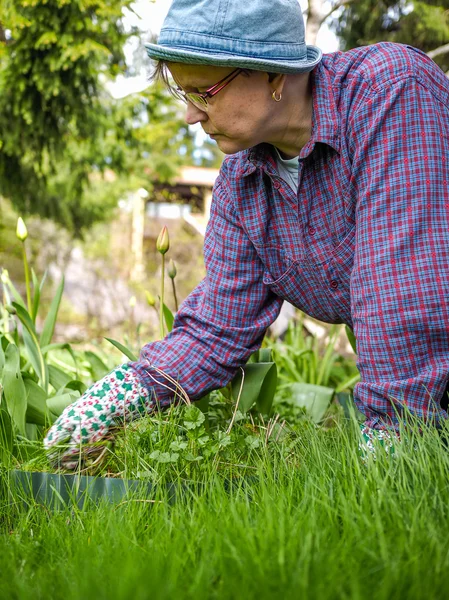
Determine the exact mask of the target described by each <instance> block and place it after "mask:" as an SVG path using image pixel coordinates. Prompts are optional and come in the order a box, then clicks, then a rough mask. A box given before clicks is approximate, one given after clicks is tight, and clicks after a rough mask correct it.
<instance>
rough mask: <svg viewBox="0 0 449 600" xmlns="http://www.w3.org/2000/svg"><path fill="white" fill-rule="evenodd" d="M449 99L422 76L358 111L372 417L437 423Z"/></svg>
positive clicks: (364, 341)
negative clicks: (412, 417) (409, 417)
mask: <svg viewBox="0 0 449 600" xmlns="http://www.w3.org/2000/svg"><path fill="white" fill-rule="evenodd" d="M448 124H449V109H448V106H447V102H444V101H442V100H441V99H439V98H438V96H437V95H436V94H435V92H434V91H430V90H429V89H427V88H426V87H425V85H424V84H423V83H422V82H420V81H419V79H418V78H417V77H414V76H409V77H403V78H402V79H400V80H398V81H397V82H391V83H390V84H389V85H386V86H385V87H384V88H383V89H377V90H374V91H372V93H371V94H370V96H369V97H367V99H366V101H365V102H364V103H363V105H362V106H361V107H360V108H359V109H358V114H356V115H354V118H353V127H354V139H355V143H354V162H353V181H354V184H355V186H356V187H357V192H358V193H357V195H358V203H357V215H356V223H357V227H356V245H355V256H354V267H353V271H352V274H351V313H352V318H353V325H354V332H355V335H356V338H357V351H358V368H359V370H360V374H361V382H360V383H359V384H357V385H356V387H355V390H354V396H355V400H356V402H357V404H358V407H359V408H360V410H362V412H364V413H365V415H366V416H367V425H368V426H370V427H374V428H378V429H379V428H382V427H384V426H385V425H386V424H387V425H390V426H393V427H397V425H398V417H403V416H404V414H405V412H406V409H407V410H408V411H410V412H411V413H412V414H413V415H416V416H417V417H420V418H422V419H424V420H426V421H428V422H433V423H434V424H436V425H438V424H439V423H440V421H441V420H442V419H446V418H447V413H446V412H445V411H444V410H443V409H442V408H441V405H440V401H441V398H442V395H443V393H444V390H445V388H446V384H447V382H448V373H449V335H448V333H449V219H448V216H449V192H448V189H449V188H448V179H449V176H448V165H447V158H448V156H449V125H448Z"/></svg>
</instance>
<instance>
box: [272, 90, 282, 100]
mask: <svg viewBox="0 0 449 600" xmlns="http://www.w3.org/2000/svg"><path fill="white" fill-rule="evenodd" d="M271 97H272V98H273V100H274V101H275V102H280V101H281V100H282V94H279V97H278V96H276V90H274V92H273V93H272V94H271Z"/></svg>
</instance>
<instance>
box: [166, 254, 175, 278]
mask: <svg viewBox="0 0 449 600" xmlns="http://www.w3.org/2000/svg"><path fill="white" fill-rule="evenodd" d="M176 273H177V270H176V265H175V262H174V260H173V259H171V260H170V262H169V263H168V269H167V274H168V276H169V277H170V279H174V278H175V277H176Z"/></svg>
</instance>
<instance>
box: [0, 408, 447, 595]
mask: <svg viewBox="0 0 449 600" xmlns="http://www.w3.org/2000/svg"><path fill="white" fill-rule="evenodd" d="M162 426H163V424H159V425H155V423H147V429H146V433H145V431H144V430H145V428H143V430H140V433H138V432H137V433H136V430H135V431H134V432H133V433H132V435H131V437H130V438H129V440H130V444H131V447H132V448H134V454H132V453H131V450H130V449H129V448H128V450H127V452H128V454H129V455H128V459H127V460H128V466H127V471H126V474H128V475H129V474H132V471H133V469H136V468H141V467H142V465H143V464H146V465H147V466H148V468H149V470H150V472H151V473H153V475H152V480H153V481H155V482H156V483H159V485H160V487H159V489H160V491H159V492H157V493H156V495H155V496H153V497H151V498H147V499H146V500H151V502H148V501H145V502H142V501H137V500H142V498H139V499H137V498H129V501H127V502H124V503H122V504H119V505H117V504H116V505H106V504H103V505H100V506H98V507H90V508H88V509H85V510H79V509H76V508H73V507H72V508H67V509H66V510H64V511H61V512H50V511H48V509H46V508H44V507H42V506H37V505H34V506H30V507H29V508H28V509H26V508H24V507H23V506H22V504H21V503H20V502H19V501H18V498H14V497H11V496H10V497H8V496H7V494H6V489H5V487H4V486H3V497H2V499H1V508H0V523H1V538H0V572H1V574H2V575H1V578H0V597H1V598H8V599H9V598H11V599H13V598H20V599H22V598H33V599H36V598H52V599H56V598H64V599H67V600H71V599H90V598H95V599H103V598H104V599H108V600H110V599H116V598H117V599H121V598H123V599H128V598H133V599H135V600H138V599H144V598H158V599H159V598H167V599H173V598H194V599H195V600H197V599H202V598H204V599H206V598H207V599H209V598H229V599H235V598H244V599H247V598H257V599H258V600H260V599H263V598H276V599H277V598H282V599H283V598H295V599H297V598H311V599H317V598H318V599H327V598H351V599H352V598H355V599H357V598H369V599H370V600H372V599H385V600H391V599H396V598H397V599H401V600H403V599H404V598H407V600H409V599H414V598H416V599H418V598H446V597H447V590H448V589H449V536H448V535H447V523H448V518H449V502H448V495H449V477H448V476H449V454H448V450H447V448H446V447H445V446H444V445H443V444H442V442H441V439H440V437H439V436H438V434H437V433H436V432H435V431H432V430H430V431H425V432H424V433H423V434H422V435H414V434H413V433H410V434H408V435H404V436H403V440H402V441H401V443H400V444H399V445H398V446H397V448H396V456H395V457H394V458H391V457H388V456H387V455H386V454H383V453H380V454H379V455H378V458H377V460H375V461H374V460H372V459H370V460H369V461H368V464H366V465H364V464H363V462H362V461H361V459H360V457H359V454H358V452H357V441H358V437H357V431H356V428H355V427H354V428H352V426H350V425H349V424H347V423H345V422H341V423H338V422H337V426H336V427H334V428H332V429H330V430H324V429H322V428H317V427H315V426H313V425H311V424H310V423H308V422H307V421H303V422H299V423H298V426H297V427H295V428H294V429H293V430H291V431H289V432H287V433H285V434H283V435H281V436H280V437H279V438H278V441H276V440H275V439H274V437H275V436H274V434H273V435H272V436H270V437H269V438H268V441H267V442H266V439H267V436H266V433H264V430H263V429H260V430H259V432H255V431H253V433H252V435H253V437H255V438H258V439H259V441H260V443H259V445H258V447H254V444H252V445H251V444H250V443H249V442H244V441H242V440H245V439H246V438H247V437H248V435H247V434H248V431H249V429H248V426H247V424H245V423H244V422H243V421H242V422H240V423H237V424H236V426H235V429H234V431H233V433H232V434H231V438H232V440H233V441H232V443H231V444H230V445H228V446H227V447H226V448H223V449H221V450H219V452H218V455H220V453H225V451H226V452H228V453H230V454H228V456H227V460H226V462H229V461H230V460H232V459H234V460H238V461H240V463H242V464H246V465H247V467H249V466H250V467H252V469H246V471H251V475H252V478H251V479H250V480H249V481H247V482H246V484H244V485H238V484H236V485H234V486H231V488H229V485H227V483H226V482H229V480H230V479H234V480H235V478H236V477H237V475H243V473H244V472H245V469H244V468H242V467H233V470H230V469H229V468H228V469H227V470H223V469H221V470H220V468H219V467H218V466H217V453H215V455H213V454H210V456H204V457H203V460H201V461H199V462H190V463H189V461H188V460H187V459H186V456H187V455H181V457H180V458H179V459H178V460H177V461H176V463H169V464H168V465H167V464H166V463H161V462H158V461H157V460H156V459H150V458H149V455H150V454H151V452H154V448H157V447H159V448H161V450H162V449H163V448H162V446H160V444H161V441H160V439H159V441H158V435H159V433H160V432H159V433H157V434H156V435H153V436H151V433H149V432H150V431H153V433H154V431H156V430H157V429H158V427H159V428H161V427H162ZM165 426H166V427H172V428H173V427H174V424H173V421H171V420H170V419H169V420H168V422H167V423H166V424H165ZM197 430H198V431H199V430H200V427H198V428H197ZM197 430H196V429H193V431H194V432H195V431H197ZM164 434H166V435H167V436H168V438H170V435H172V436H175V437H177V436H178V437H179V430H178V431H173V432H172V434H169V431H168V430H164ZM195 435H196V434H195ZM212 437H213V436H212ZM276 437H277V436H276ZM186 439H187V440H188V444H190V449H191V450H192V452H197V453H201V452H200V450H199V448H200V444H199V442H198V438H197V439H193V438H192V437H191V438H188V437H186ZM142 440H143V441H142ZM166 443H167V447H166V449H167V448H169V443H171V441H170V442H169V440H167V442H166ZM210 443H212V442H210ZM152 444H153V445H152ZM157 444H159V446H157ZM245 444H246V450H245ZM205 445H206V446H207V443H206V444H205ZM184 452H187V449H185V450H184ZM118 454H119V455H120V457H121V458H120V459H121V460H122V459H123V456H124V454H125V452H124V450H123V447H122V450H119V451H118ZM131 454H132V455H131ZM206 454H207V453H206ZM153 456H154V455H153ZM223 456H225V454H223ZM187 463H189V464H190V465H191V470H190V472H187ZM192 465H194V466H192ZM176 474H177V475H178V480H182V481H187V480H192V479H195V480H196V481H201V482H202V483H203V487H202V488H201V492H200V491H198V489H197V490H196V491H191V492H189V491H187V492H186V495H185V497H184V499H183V500H178V501H177V502H175V503H174V504H173V503H170V502H169V499H168V498H167V497H166V496H165V494H164V492H163V486H162V485H161V484H162V483H163V482H164V481H166V480H167V478H168V479H172V480H173V479H174V478H175V476H176ZM144 500H145V499H144Z"/></svg>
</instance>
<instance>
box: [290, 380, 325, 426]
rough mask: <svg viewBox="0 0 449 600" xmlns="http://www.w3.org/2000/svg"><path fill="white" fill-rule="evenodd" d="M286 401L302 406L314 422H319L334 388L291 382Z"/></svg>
mask: <svg viewBox="0 0 449 600" xmlns="http://www.w3.org/2000/svg"><path fill="white" fill-rule="evenodd" d="M290 391H291V395H290V398H289V399H288V401H287V402H288V403H289V404H292V405H294V406H298V407H301V408H304V409H305V410H306V413H307V414H308V415H309V416H310V417H311V418H312V420H313V421H314V422H315V423H319V422H320V421H321V420H322V419H323V417H324V413H325V412H326V410H327V409H328V407H329V404H330V403H331V401H332V398H333V397H334V394H335V390H334V389H333V388H329V387H325V386H323V385H314V384H312V383H293V384H292V386H291V388H290Z"/></svg>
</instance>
